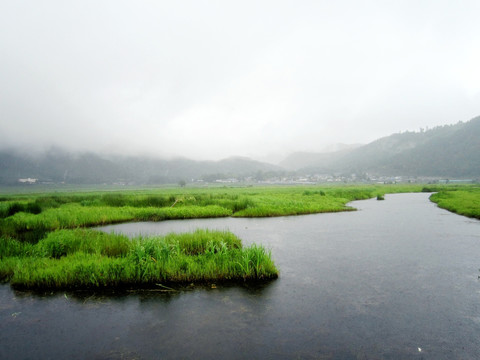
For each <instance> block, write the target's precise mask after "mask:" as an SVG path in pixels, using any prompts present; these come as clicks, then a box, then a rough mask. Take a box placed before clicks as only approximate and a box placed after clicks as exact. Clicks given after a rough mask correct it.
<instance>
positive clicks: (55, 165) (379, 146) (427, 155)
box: [0, 117, 480, 185]
mask: <svg viewBox="0 0 480 360" xmlns="http://www.w3.org/2000/svg"><path fill="white" fill-rule="evenodd" d="M339 149H341V150H339V151H333V152H325V153H308V152H297V153H293V154H291V155H289V156H287V157H286V158H285V159H284V160H282V161H281V162H280V163H279V165H278V166H277V165H273V164H269V163H265V162H260V161H256V160H252V159H250V158H246V157H230V158H227V159H223V160H219V161H196V160H191V159H187V158H175V159H161V158H154V157H146V156H112V155H110V156H107V155H100V154H96V153H91V152H90V153H71V152H67V151H65V150H63V149H59V148H51V149H50V150H48V151H46V152H45V153H41V154H38V153H28V152H26V151H20V150H18V149H8V150H2V151H0V184H4V185H5V184H10V185H13V184H18V183H19V182H27V183H29V182H35V183H68V184H104V183H106V184H114V183H120V184H165V183H177V182H180V181H182V182H183V181H185V182H191V181H206V182H213V181H223V180H225V181H242V180H243V181H244V180H247V181H258V180H265V179H269V178H276V179H281V178H283V179H284V178H285V177H287V176H290V177H294V176H305V175H312V174H352V173H356V174H369V175H375V176H431V177H447V178H478V177H480V156H479V155H480V117H476V118H474V119H472V120H470V121H468V122H459V123H457V124H455V125H446V126H438V127H435V128H433V129H422V130H421V131H419V132H408V131H407V132H403V133H398V134H393V135H390V136H387V137H383V138H381V139H378V140H376V141H373V142H371V143H370V144H367V145H362V146H359V145H352V146H346V145H344V146H340V147H339ZM25 179H27V180H25ZM28 179H32V180H28Z"/></svg>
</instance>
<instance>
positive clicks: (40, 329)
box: [0, 193, 480, 359]
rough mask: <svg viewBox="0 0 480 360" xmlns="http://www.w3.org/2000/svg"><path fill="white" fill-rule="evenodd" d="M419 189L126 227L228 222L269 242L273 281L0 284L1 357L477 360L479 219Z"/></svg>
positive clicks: (151, 229)
mask: <svg viewBox="0 0 480 360" xmlns="http://www.w3.org/2000/svg"><path fill="white" fill-rule="evenodd" d="M428 196H429V194H424V193H421V194H392V195H387V196H386V200H385V201H377V200H374V199H372V200H364V201H356V202H353V203H351V204H350V205H352V206H354V207H355V208H357V209H358V211H355V212H344V213H331V214H316V215H306V216H292V217H279V218H256V219H241V218H221V219H200V220H180V221H165V222H158V223H129V224H118V225H112V226H108V227H104V228H102V230H105V231H115V232H122V233H125V234H128V235H135V234H138V233H142V234H144V235H147V234H164V233H168V232H184V231H191V230H194V229H196V228H199V227H200V228H209V229H228V230H230V231H232V232H234V233H235V234H237V235H238V236H239V237H240V238H241V239H242V240H243V242H244V244H250V243H252V242H255V243H259V244H262V245H264V246H266V247H267V248H269V249H271V250H272V257H273V259H274V261H275V264H276V265H277V267H278V269H279V270H280V277H279V278H278V279H277V280H274V281H271V282H269V283H266V284H263V285H261V286H248V285H245V284H241V285H238V286H221V285H218V286H215V287H212V288H205V287H203V288H194V289H184V290H182V291H175V292H159V291H156V292H155V291H139V292H131V293H122V294H108V295H107V294H91V293H71V292H67V293H64V292H62V293H53V294H37V293H30V292H18V291H14V290H12V289H11V288H10V287H9V286H8V285H5V284H4V285H0V358H1V359H40V358H41V359H60V358H64V359H66V358H69V359H87V358H88V359H160V358H162V359H163V358H195V359H211V358H226V359H244V358H248V359H250V358H256V359H291V358H300V359H479V358H480V341H479V339H478V335H479V334H480V280H479V275H480V273H479V268H480V222H479V221H478V220H473V219H468V218H465V217H462V216H458V215H455V214H452V213H449V212H447V211H445V210H442V209H439V208H438V207H437V206H436V205H435V204H433V203H431V202H430V201H429V200H428Z"/></svg>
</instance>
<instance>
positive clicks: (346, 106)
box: [0, 0, 480, 159]
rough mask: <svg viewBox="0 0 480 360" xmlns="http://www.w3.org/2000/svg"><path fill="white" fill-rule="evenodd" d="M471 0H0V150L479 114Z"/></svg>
mask: <svg viewBox="0 0 480 360" xmlns="http://www.w3.org/2000/svg"><path fill="white" fill-rule="evenodd" d="M479 19H480V1H478V0H472V1H461V0H458V1H454V0H452V1H442V0H435V1H421V0H415V1H387V0H379V1H357V0H355V1H354V0H352V1H342V0H335V1H333V0H329V1H300V0H296V1H278V0H275V1H246V0H241V1H226V0H225V1H171V0H169V1H138V0H136V1H118V0H115V1H98V0H95V1H85V0H82V1H64V0H59V1H47V0H43V1H37V0H35V1H21V0H15V1H7V0H5V1H0V144H1V145H0V146H1V147H6V146H11V145H14V146H21V147H23V148H24V149H38V148H43V147H48V146H50V145H56V146H61V147H66V148H68V149H72V150H92V151H107V152H113V153H143V154H145V153H148V154H157V155H161V156H173V155H180V156H186V157H191V158H195V159H220V158H224V157H227V156H232V155H240V156H253V157H257V158H258V157H262V156H265V155H268V154H276V153H280V154H286V153H288V152H291V151H298V150H299V151H318V150H321V149H323V148H324V147H325V146H327V145H330V144H335V143H346V144H352V143H368V142H370V141H373V140H375V139H377V138H379V137H382V136H387V135H390V134H392V133H396V132H400V131H405V130H417V131H418V130H419V129H420V128H425V127H434V126H436V125H444V124H453V123H456V122H458V121H460V120H461V121H468V120H470V119H471V118H473V117H475V116H478V115H480V65H479V64H480V21H479Z"/></svg>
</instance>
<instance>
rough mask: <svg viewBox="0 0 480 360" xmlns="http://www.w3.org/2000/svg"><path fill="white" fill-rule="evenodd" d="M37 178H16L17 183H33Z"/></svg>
mask: <svg viewBox="0 0 480 360" xmlns="http://www.w3.org/2000/svg"><path fill="white" fill-rule="evenodd" d="M37 180H38V179H32V178H26V179H18V182H19V183H22V184H35V183H36V182H37Z"/></svg>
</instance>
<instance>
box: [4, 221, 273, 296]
mask: <svg viewBox="0 0 480 360" xmlns="http://www.w3.org/2000/svg"><path fill="white" fill-rule="evenodd" d="M2 244H3V245H2V248H0V250H1V251H2V252H1V254H2V255H1V262H0V278H1V279H2V280H3V281H9V282H10V284H11V285H12V286H14V287H19V288H34V289H66V288H68V289H79V288H110V287H118V286H125V287H151V286H155V284H157V283H162V284H168V283H191V282H200V283H203V282H212V281H215V282H219V281H227V280H235V281H238V280H240V281H245V280H265V279H273V278H276V277H278V270H277V269H276V267H275V265H274V263H273V260H272V258H271V253H270V251H268V250H266V249H265V248H264V247H262V246H257V245H252V246H250V247H243V246H242V243H241V241H240V239H239V238H238V237H236V236H235V235H234V234H232V233H230V232H223V231H210V230H197V231H195V232H193V233H186V234H169V235H166V236H162V237H145V238H144V237H137V238H134V239H128V238H127V237H125V236H122V235H117V234H106V233H102V232H98V231H94V230H90V229H75V230H58V231H55V232H52V233H50V234H49V235H48V236H47V237H46V238H45V239H43V240H41V241H39V242H38V243H37V244H35V245H32V244H25V243H21V242H20V241H18V240H15V239H2Z"/></svg>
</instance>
